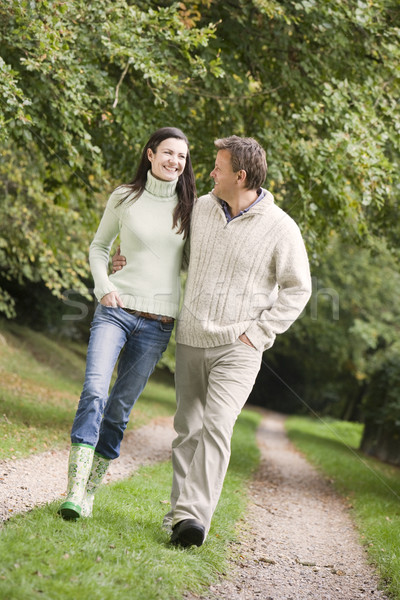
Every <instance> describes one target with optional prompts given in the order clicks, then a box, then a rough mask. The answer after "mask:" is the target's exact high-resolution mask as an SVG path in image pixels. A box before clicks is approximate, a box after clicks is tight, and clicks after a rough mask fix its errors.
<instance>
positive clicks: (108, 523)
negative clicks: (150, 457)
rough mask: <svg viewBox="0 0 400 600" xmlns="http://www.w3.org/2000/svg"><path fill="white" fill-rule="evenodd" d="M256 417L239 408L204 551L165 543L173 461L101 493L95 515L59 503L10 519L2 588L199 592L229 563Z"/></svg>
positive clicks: (14, 599) (34, 593) (145, 598)
mask: <svg viewBox="0 0 400 600" xmlns="http://www.w3.org/2000/svg"><path fill="white" fill-rule="evenodd" d="M258 422H259V417H258V415H256V414H254V413H249V412H247V411H244V412H243V413H242V415H241V416H240V418H239V420H238V422H237V425H236V427H235V433H234V437H233V440H232V460H231V464H230V467H229V471H228V475H227V477H226V480H225V485H224V490H223V493H222V496H221V500H220V503H219V505H218V508H217V512H216V514H215V516H214V520H213V525H212V528H211V530H210V533H209V536H208V538H207V541H206V543H205V544H204V545H203V546H202V547H201V548H191V549H182V548H175V547H172V546H171V545H170V544H169V535H168V534H167V533H166V532H164V531H163V530H162V529H161V522H162V518H163V515H164V514H165V513H166V512H167V511H168V501H169V491H170V483H171V475H172V474H171V466H170V463H169V462H168V463H162V464H157V465H155V466H151V467H147V468H142V469H141V470H140V471H138V472H137V473H136V474H135V475H134V476H133V477H131V478H130V479H129V480H126V481H122V482H118V483H116V484H114V485H110V486H107V487H105V488H103V489H102V490H100V491H99V492H98V495H97V497H96V504H95V510H94V516H93V518H92V519H86V520H83V519H82V520H81V521H78V522H76V523H74V522H68V521H63V520H62V519H61V518H60V517H58V516H57V514H56V510H57V506H58V503H53V504H51V505H48V506H47V507H44V508H40V509H36V510H34V511H32V512H31V513H28V514H24V515H19V516H16V517H14V518H13V519H11V520H10V521H8V522H7V523H6V524H5V526H4V528H3V530H2V532H1V535H0V555H1V556H2V561H1V565H0V590H1V597H2V598H7V600H26V599H27V598H29V599H30V600H31V599H34V598H42V599H46V600H58V599H62V600H69V599H71V600H81V599H82V600H86V599H87V598H91V599H92V600H96V599H99V600H100V599H101V600H107V599H110V600H111V599H112V600H126V599H128V598H129V600H158V599H159V600H164V599H165V600H167V599H168V600H172V599H175V598H182V594H183V592H184V591H185V590H186V591H187V590H192V591H201V589H204V586H207V585H209V584H210V583H211V582H212V581H214V580H215V579H216V578H217V576H218V574H219V573H222V572H224V571H225V569H226V568H227V557H228V555H229V543H230V542H232V541H233V540H235V539H236V533H235V531H236V529H235V528H236V522H237V520H238V519H239V518H240V517H241V515H242V514H243V511H244V509H245V506H246V493H245V491H244V490H245V487H246V485H245V484H246V482H247V481H248V479H249V477H250V476H251V474H252V472H253V471H254V469H255V467H256V466H257V463H258V457H259V453H258V449H257V446H256V443H255V430H256V427H257V424H258Z"/></svg>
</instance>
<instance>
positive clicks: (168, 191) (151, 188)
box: [145, 169, 178, 202]
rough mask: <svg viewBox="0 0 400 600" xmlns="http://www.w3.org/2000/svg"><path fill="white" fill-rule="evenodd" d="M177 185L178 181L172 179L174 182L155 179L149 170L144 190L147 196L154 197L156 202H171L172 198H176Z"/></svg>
mask: <svg viewBox="0 0 400 600" xmlns="http://www.w3.org/2000/svg"><path fill="white" fill-rule="evenodd" d="M177 183H178V179H174V181H162V180H161V179H157V178H156V177H154V175H153V174H152V172H151V171H150V169H149V170H148V171H147V181H146V185H145V190H146V192H148V193H149V194H152V195H153V196H156V198H157V200H160V201H161V202H162V201H165V200H171V199H172V198H173V197H174V196H176V184H177Z"/></svg>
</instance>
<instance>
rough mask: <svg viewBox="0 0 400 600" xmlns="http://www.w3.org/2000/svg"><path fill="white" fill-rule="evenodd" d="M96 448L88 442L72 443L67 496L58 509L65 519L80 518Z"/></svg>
mask: <svg viewBox="0 0 400 600" xmlns="http://www.w3.org/2000/svg"><path fill="white" fill-rule="evenodd" d="M93 454H94V448H93V446H89V445H88V444H72V445H71V450H70V453H69V462H68V487H67V497H66V499H65V500H64V502H63V503H62V504H61V506H60V508H59V509H58V513H59V514H60V515H61V516H62V518H63V519H66V520H73V519H78V518H79V517H80V516H81V512H82V502H83V498H84V495H85V489H86V482H87V480H88V478H89V474H90V470H91V468H92V462H93Z"/></svg>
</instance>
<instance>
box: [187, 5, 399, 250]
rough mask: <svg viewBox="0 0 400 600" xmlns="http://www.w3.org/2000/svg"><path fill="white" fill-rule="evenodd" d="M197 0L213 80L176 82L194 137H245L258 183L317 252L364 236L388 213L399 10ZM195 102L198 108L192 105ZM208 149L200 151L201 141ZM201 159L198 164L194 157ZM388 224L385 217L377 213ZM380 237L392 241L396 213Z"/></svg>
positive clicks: (394, 200) (393, 206)
mask: <svg viewBox="0 0 400 600" xmlns="http://www.w3.org/2000/svg"><path fill="white" fill-rule="evenodd" d="M205 4H206V3H205V2H204V3H197V5H196V6H197V8H198V10H199V11H200V12H201V15H202V16H201V18H199V20H198V23H199V24H204V23H205V22H207V20H208V19H210V18H211V20H212V21H213V22H217V21H218V27H217V35H216V37H215V38H213V39H212V40H211V41H210V44H209V46H208V47H207V49H206V50H205V51H206V52H208V53H209V54H210V55H212V53H213V52H215V53H216V54H218V56H219V57H220V60H221V66H222V68H223V70H224V77H222V78H220V79H218V80H217V81H215V82H209V83H208V85H207V81H206V82H205V86H204V87H203V88H202V89H199V88H197V89H193V88H191V89H190V90H189V91H188V98H189V93H190V94H192V95H193V96H195V97H197V99H198V101H197V105H196V104H194V103H193V102H191V110H192V114H193V118H195V119H196V120H197V121H198V122H199V123H201V124H202V132H203V133H202V136H203V137H206V138H208V139H210V140H211V139H212V138H213V137H215V136H218V137H220V136H221V134H222V135H228V134H230V133H232V132H234V133H237V134H247V135H254V136H255V137H257V138H258V139H259V140H260V141H261V142H262V143H263V145H264V146H265V148H266V150H267V158H268V162H269V179H268V187H269V188H270V189H271V191H272V192H273V193H274V194H275V197H276V199H277V201H278V202H279V203H280V204H281V205H283V206H284V207H285V208H286V209H287V210H289V212H290V213H291V214H293V215H294V216H295V217H296V219H297V220H298V221H299V222H300V224H301V226H302V230H303V233H304V234H305V235H306V238H307V242H308V245H309V248H310V250H312V251H313V252H320V251H321V249H322V248H323V246H324V243H325V240H326V237H327V235H329V233H330V231H331V230H332V229H334V230H336V231H338V232H339V231H340V233H341V235H343V236H344V237H351V238H355V239H357V240H364V242H366V241H367V240H368V238H369V237H370V236H372V235H374V234H376V233H380V234H382V224H383V222H384V221H385V218H384V217H385V216H386V217H388V216H389V214H392V215H393V214H396V211H397V210H398V187H397V186H398V182H399V177H398V163H399V135H398V131H399V127H400V112H399V108H398V103H397V100H396V99H397V98H398V92H399V74H400V68H399V64H400V62H399V58H400V55H399V53H400V49H399V46H398V43H397V41H398V35H399V27H398V22H399V19H398V17H399V8H398V7H394V6H393V4H391V5H388V3H387V2H385V1H375V2H358V1H356V0H347V1H346V2H341V3H338V2H336V1H334V0H329V1H327V2H323V3H321V2H315V1H307V2H289V1H284V2H277V1H274V0H271V1H264V0H257V1H256V0H253V1H251V2H249V1H248V0H232V1H231V2H229V3H225V4H221V3H220V2H217V1H216V0H215V1H211V2H208V3H207V8H205V6H204V5H205ZM197 107H198V108H197ZM208 152H209V150H208ZM200 162H202V161H200ZM388 221H389V220H388ZM387 226H388V230H387V232H386V235H387V236H388V237H390V239H391V242H392V243H393V245H396V243H397V241H398V233H399V230H398V219H397V220H396V221H395V222H393V221H390V222H388V223H387Z"/></svg>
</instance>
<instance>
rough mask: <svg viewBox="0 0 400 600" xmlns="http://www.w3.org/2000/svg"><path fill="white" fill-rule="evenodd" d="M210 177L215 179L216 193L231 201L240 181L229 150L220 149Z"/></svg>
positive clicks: (219, 196) (222, 198)
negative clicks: (234, 170) (233, 167)
mask: <svg viewBox="0 0 400 600" xmlns="http://www.w3.org/2000/svg"><path fill="white" fill-rule="evenodd" d="M210 177H212V178H213V179H214V194H215V195H216V196H218V198H220V199H221V200H225V201H226V202H229V199H230V197H231V196H232V194H233V193H234V192H235V190H236V186H237V182H238V178H237V174H236V173H234V172H233V169H232V163H231V153H230V152H229V150H219V151H218V153H217V158H216V159H215V167H214V169H213V170H212V171H211V173H210Z"/></svg>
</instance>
